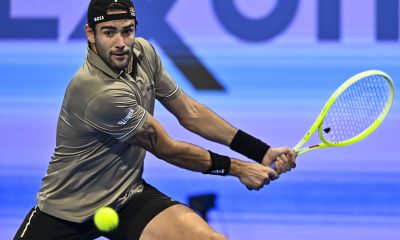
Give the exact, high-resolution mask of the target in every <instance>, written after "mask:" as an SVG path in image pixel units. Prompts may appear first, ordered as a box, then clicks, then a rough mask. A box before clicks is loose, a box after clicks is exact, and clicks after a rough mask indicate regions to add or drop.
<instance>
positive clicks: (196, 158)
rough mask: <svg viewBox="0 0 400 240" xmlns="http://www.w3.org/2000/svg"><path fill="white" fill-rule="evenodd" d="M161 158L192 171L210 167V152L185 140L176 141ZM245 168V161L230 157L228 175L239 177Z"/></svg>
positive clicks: (203, 170)
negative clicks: (170, 149)
mask: <svg viewBox="0 0 400 240" xmlns="http://www.w3.org/2000/svg"><path fill="white" fill-rule="evenodd" d="M160 158H162V159H163V160H165V161H167V162H169V163H171V164H173V165H175V166H178V167H181V168H184V169H188V170H192V171H196V172H206V171H208V170H209V169H210V168H211V162H212V160H211V156H210V153H209V152H208V151H207V150H205V149H203V148H201V147H198V146H196V145H192V144H190V143H185V142H176V145H175V147H174V148H173V149H172V151H170V152H169V154H167V155H165V156H160ZM245 168H246V162H243V161H240V160H237V159H231V161H230V171H229V173H227V174H229V175H232V176H236V177H239V176H240V174H241V173H242V171H243V170H245Z"/></svg>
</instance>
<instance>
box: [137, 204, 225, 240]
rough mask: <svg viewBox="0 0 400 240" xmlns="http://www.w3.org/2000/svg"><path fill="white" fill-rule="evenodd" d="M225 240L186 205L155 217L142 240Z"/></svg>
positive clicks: (173, 207) (175, 207)
mask: <svg viewBox="0 0 400 240" xmlns="http://www.w3.org/2000/svg"><path fill="white" fill-rule="evenodd" d="M158 239H160V240H161V239H162V240H170V239H171V240H180V239H191V240H202V239H204V240H210V239H215V240H225V239H227V238H226V237H225V236H224V235H222V234H220V233H217V232H216V231H214V230H213V229H212V228H211V227H210V226H209V225H208V224H207V223H206V222H205V221H204V220H203V219H202V218H201V217H200V216H198V215H197V214H196V213H195V212H194V211H192V210H191V209H190V208H188V207H186V206H184V205H180V204H179V205H174V206H171V207H169V208H167V209H165V210H164V211H162V212H161V213H159V214H158V215H157V216H155V217H154V218H153V219H152V220H151V221H150V222H149V223H148V224H147V226H146V227H145V229H144V230H143V232H142V235H141V237H140V240H158Z"/></svg>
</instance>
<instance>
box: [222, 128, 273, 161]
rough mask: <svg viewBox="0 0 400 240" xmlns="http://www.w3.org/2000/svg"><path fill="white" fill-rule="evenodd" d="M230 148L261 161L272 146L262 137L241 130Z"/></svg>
mask: <svg viewBox="0 0 400 240" xmlns="http://www.w3.org/2000/svg"><path fill="white" fill-rule="evenodd" d="M230 148H231V149H232V150H233V151H235V152H238V153H240V154H242V155H244V156H246V157H248V158H250V159H253V160H254V161H257V162H259V163H261V162H262V160H263V158H264V156H265V154H266V153H267V151H268V149H269V148H270V146H269V145H268V144H266V143H265V142H263V141H261V140H260V139H257V138H255V137H253V136H251V135H250V134H247V133H245V132H243V131H242V130H239V131H238V132H237V133H236V135H235V137H234V138H233V140H232V143H231V146H230Z"/></svg>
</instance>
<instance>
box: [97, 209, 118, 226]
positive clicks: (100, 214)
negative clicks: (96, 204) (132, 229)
mask: <svg viewBox="0 0 400 240" xmlns="http://www.w3.org/2000/svg"><path fill="white" fill-rule="evenodd" d="M118 222H119V217H118V213H117V212H116V211H115V210H114V209H112V208H110V207H102V208H99V209H98V210H97V211H96V213H95V214H94V224H95V225H96V227H97V228H98V229H99V230H100V231H102V232H110V231H112V230H114V229H115V228H117V227H118Z"/></svg>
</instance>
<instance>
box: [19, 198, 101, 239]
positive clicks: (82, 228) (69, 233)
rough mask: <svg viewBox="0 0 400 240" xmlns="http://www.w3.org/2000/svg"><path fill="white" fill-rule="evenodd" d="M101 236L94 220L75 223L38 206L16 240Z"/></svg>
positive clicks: (22, 225)
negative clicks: (41, 209) (51, 214)
mask: <svg viewBox="0 0 400 240" xmlns="http://www.w3.org/2000/svg"><path fill="white" fill-rule="evenodd" d="M99 236H100V233H99V232H98V231H97V229H96V227H95V226H94V224H93V223H92V221H88V222H86V223H73V222H69V221H65V220H62V219H59V218H56V217H53V216H50V215H48V214H46V213H44V212H42V211H40V209H39V208H38V207H37V206H36V207H34V208H32V209H31V211H30V212H29V213H28V215H27V216H26V218H25V220H24V221H23V222H22V224H21V226H20V227H19V229H18V231H17V233H16V234H15V236H14V240H17V239H41V240H56V239H57V240H59V239H69V240H91V239H95V238H97V237H99Z"/></svg>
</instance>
